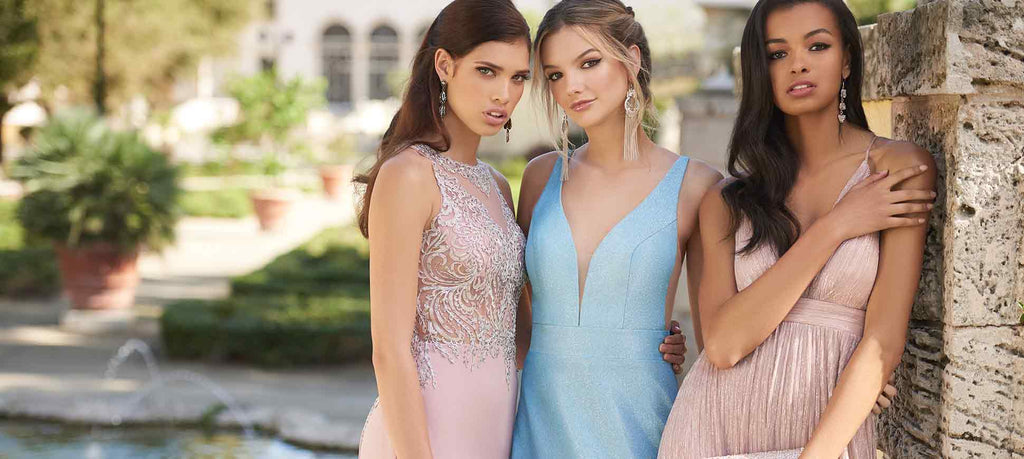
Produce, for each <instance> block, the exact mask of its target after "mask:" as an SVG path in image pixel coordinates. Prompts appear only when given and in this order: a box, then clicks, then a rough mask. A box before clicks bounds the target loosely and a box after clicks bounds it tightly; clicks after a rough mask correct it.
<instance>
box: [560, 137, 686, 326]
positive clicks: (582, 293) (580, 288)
mask: <svg viewBox="0 0 1024 459" xmlns="http://www.w3.org/2000/svg"><path fill="white" fill-rule="evenodd" d="M683 159H684V157H683V156H680V157H679V158H678V159H676V160H675V162H673V163H672V166H671V167H669V168H668V171H666V172H665V175H663V176H662V177H661V179H659V180H658V183H657V184H656V185H654V188H652V189H651V191H649V192H647V195H646V196H644V198H643V199H641V200H640V202H639V203H638V204H637V205H636V206H634V207H633V208H632V209H630V211H629V212H627V213H626V215H624V216H623V217H622V218H620V219H619V220H618V221H617V222H615V224H614V225H612V227H611V229H609V230H608V232H606V233H604V235H603V236H601V239H600V240H599V241H598V243H597V246H595V247H594V251H593V252H591V253H590V258H589V259H588V261H587V272H586V273H583V277H582V281H581V278H580V261H579V260H580V253H579V249H578V248H577V247H576V239H575V238H574V237H573V234H572V224H570V223H569V217H568V216H567V215H566V214H565V206H564V205H563V204H562V189H563V186H562V182H561V181H559V182H558V211H559V214H560V215H561V216H562V221H563V222H565V227H566V229H567V230H568V232H569V243H570V244H571V245H572V251H573V255H575V257H574V258H573V272H574V273H575V274H576V302H577V305H576V306H577V308H576V325H579V324H580V320H581V319H582V317H583V300H584V298H586V288H587V283H588V282H587V281H588V280H589V279H590V271H591V270H592V268H593V267H594V258H596V257H597V255H598V252H599V251H600V250H601V247H602V246H604V243H605V241H607V240H608V237H609V236H610V235H611V234H612V233H614V232H615V230H616V229H618V228H619V227H620V226H622V224H623V223H624V222H626V221H627V220H629V219H630V218H632V217H633V215H634V214H636V213H637V212H638V211H639V209H640V208H642V207H643V206H644V205H646V204H647V202H648V201H650V199H651V196H653V195H654V193H655V192H657V191H658V189H659V188H661V187H662V186H663V185H664V184H665V181H666V179H668V177H669V176H670V175H672V171H673V170H675V168H676V167H677V166H678V165H679V163H680V162H681V161H683ZM559 161H561V159H560V160H559ZM566 166H567V164H565V163H564V162H562V164H561V167H566Z"/></svg>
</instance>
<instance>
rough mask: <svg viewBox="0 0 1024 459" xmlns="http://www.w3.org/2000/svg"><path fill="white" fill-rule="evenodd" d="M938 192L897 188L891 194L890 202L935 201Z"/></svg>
mask: <svg viewBox="0 0 1024 459" xmlns="http://www.w3.org/2000/svg"><path fill="white" fill-rule="evenodd" d="M935 196H936V193H935V192H934V191H928V190H896V191H893V192H891V193H890V194H889V198H890V202H892V203H898V202H907V201H934V200H935Z"/></svg>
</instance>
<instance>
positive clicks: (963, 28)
mask: <svg viewBox="0 0 1024 459" xmlns="http://www.w3.org/2000/svg"><path fill="white" fill-rule="evenodd" d="M861 34H862V38H863V40H864V45H865V50H866V53H867V56H866V62H867V65H868V68H867V69H866V79H865V88H864V94H865V99H867V100H891V101H892V131H893V137H894V138H896V139H900V140H908V141H912V142H914V143H916V144H918V145H920V146H922V147H924V148H925V149H927V150H928V151H930V152H932V154H933V155H935V160H936V163H937V165H938V173H939V183H938V186H937V188H938V192H939V197H938V200H937V202H936V209H935V211H933V213H932V218H931V221H930V228H929V232H928V245H927V248H926V253H925V257H926V258H925V264H924V268H923V272H922V279H921V284H920V287H919V292H918V298H917V301H916V304H915V305H914V309H913V313H912V319H913V320H912V321H911V324H910V330H909V334H908V342H907V348H906V353H905V354H904V356H903V363H902V365H900V367H899V369H898V370H897V386H898V388H899V391H900V395H899V396H898V397H897V399H896V402H895V403H894V406H893V408H892V409H890V410H889V412H887V413H885V414H884V415H883V416H882V417H881V419H880V420H879V423H878V424H879V434H880V435H879V447H880V448H881V449H882V450H883V451H885V452H886V453H888V455H890V456H892V457H908V458H910V457H913V458H917V457H937V456H943V457H957V458H959V457H985V458H989V457H994V458H1004V457H1018V458H1024V326H1022V325H1020V324H1019V323H1018V320H1019V318H1020V314H1021V311H1020V309H1019V308H1018V307H1017V306H1016V301H1018V300H1024V0H1001V1H1000V0H969V1H968V0H939V1H934V2H919V7H918V8H917V9H916V10H912V11H907V12H902V13H895V14H889V15H883V16H881V17H880V18H879V23H878V25H876V26H871V27H864V28H862V29H861Z"/></svg>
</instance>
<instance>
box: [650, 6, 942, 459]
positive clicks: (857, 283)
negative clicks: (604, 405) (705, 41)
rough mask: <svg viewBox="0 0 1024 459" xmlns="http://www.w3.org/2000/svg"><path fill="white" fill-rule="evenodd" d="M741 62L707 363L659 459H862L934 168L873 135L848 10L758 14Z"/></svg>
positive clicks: (687, 391)
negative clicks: (732, 457) (739, 95)
mask: <svg viewBox="0 0 1024 459" xmlns="http://www.w3.org/2000/svg"><path fill="white" fill-rule="evenodd" d="M741 52H742V56H741V61H742V66H743V69H742V71H743V72H742V73H743V95H742V102H741V104H740V111H739V117H738V118H737V121H736V126H735V129H734V131H733V138H732V142H731V144H730V158H729V169H730V173H731V174H732V175H733V176H734V177H735V179H733V180H726V181H723V182H722V183H720V184H719V185H718V186H717V187H716V188H714V189H712V191H709V192H708V194H707V195H706V196H705V198H704V200H703V202H702V203H701V207H700V211H699V222H700V231H701V237H702V238H701V240H702V242H703V245H704V267H703V268H704V269H703V276H702V279H701V283H700V288H699V300H698V305H699V308H698V310H697V311H696V312H697V313H698V315H699V320H698V321H697V323H700V324H701V326H702V330H703V343H702V344H703V352H702V353H701V354H700V356H699V357H698V359H697V362H695V364H694V366H693V368H692V369H691V371H690V373H689V374H688V375H687V377H686V379H685V380H684V382H683V385H682V387H681V388H680V390H679V394H678V396H677V397H676V400H675V404H674V406H673V409H672V412H671V414H670V416H669V420H668V423H667V425H666V427H665V430H664V434H663V436H662V442H661V448H660V451H659V456H660V457H666V458H704V457H716V456H728V455H743V456H744V457H777V458H783V457H798V456H800V457H808V458H836V457H849V458H855V459H858V458H872V459H873V458H874V457H875V440H874V432H873V426H874V420H873V417H871V416H870V412H871V410H872V405H873V403H874V401H875V399H876V397H877V396H878V394H879V390H880V389H881V388H882V387H883V385H884V384H885V381H886V379H887V378H888V377H889V375H890V374H891V373H892V371H893V369H894V368H895V367H896V365H897V364H898V363H899V362H900V358H901V356H902V354H903V348H904V345H905V341H906V333H907V324H908V321H909V316H910V309H911V305H912V304H913V301H914V294H915V293H916V291H917V284H918V279H919V277H920V273H921V263H922V255H923V248H924V243H925V233H926V229H927V227H926V226H925V225H924V223H925V221H926V220H925V219H926V217H927V214H928V211H929V210H930V209H931V206H932V205H931V204H930V202H931V201H932V199H933V198H934V196H935V194H934V192H933V191H932V190H933V189H934V186H935V164H934V161H933V159H932V157H931V155H930V154H929V153H928V152H926V151H924V150H922V149H921V148H920V147H917V146H916V145H913V144H911V143H907V142H897V141H892V140H887V139H882V138H879V137H877V136H876V135H874V134H873V133H872V132H871V131H870V130H868V125H867V121H866V118H865V114H864V110H863V108H862V106H861V98H860V97H861V93H860V86H861V81H862V78H863V61H864V58H863V51H862V49H861V44H860V35H859V34H858V32H857V26H856V22H855V21H854V18H853V15H852V14H851V13H850V11H849V9H847V7H846V6H845V4H843V2H842V0H761V1H760V2H758V4H757V5H756V6H755V7H754V9H753V11H752V13H751V15H750V19H749V20H748V22H747V26H746V30H745V31H744V35H743V40H742V45H741ZM699 344H700V343H699Z"/></svg>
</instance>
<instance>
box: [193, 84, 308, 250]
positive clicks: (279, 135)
mask: <svg viewBox="0 0 1024 459" xmlns="http://www.w3.org/2000/svg"><path fill="white" fill-rule="evenodd" d="M325 88H326V85H325V83H324V82H323V81H322V80H320V79H317V80H314V81H312V82H309V81H306V80H305V79H303V78H302V77H295V78H293V79H291V80H288V81H282V80H281V79H279V78H278V76H277V74H276V72H274V71H268V72H262V73H259V74H256V75H254V76H250V77H242V78H235V79H234V80H233V81H232V82H231V83H230V84H229V89H228V92H229V93H230V94H231V96H232V97H234V98H235V99H236V100H237V101H238V105H239V112H240V115H239V116H240V118H239V120H238V122H237V123H235V124H233V125H230V126H225V127H223V128H221V129H218V130H217V131H216V132H214V133H213V140H214V142H217V143H222V144H230V145H237V144H241V143H247V144H252V145H255V146H257V147H258V148H259V150H260V151H261V152H262V154H263V160H262V164H263V172H264V174H265V175H266V176H268V177H270V178H271V183H268V184H267V186H264V187H263V188H261V189H257V190H254V191H253V192H252V193H250V198H251V199H252V202H253V210H254V211H255V212H256V217H257V219H258V220H259V222H260V228H262V229H263V230H264V231H268V230H274V229H277V228H280V227H281V226H283V224H284V223H285V221H286V219H287V215H288V214H289V213H290V211H291V207H292V205H293V203H294V201H295V200H296V198H297V197H298V196H299V193H298V192H297V191H295V190H292V189H288V188H285V187H284V183H283V181H282V179H281V175H282V174H283V173H284V171H285V170H286V169H287V167H288V166H291V165H293V163H294V159H295V158H294V156H295V153H296V152H297V151H300V150H303V149H304V147H303V143H302V140H301V138H298V139H297V138H295V137H294V136H293V135H292V133H293V132H294V131H295V130H296V128H298V127H299V126H301V125H303V124H304V123H305V122H306V119H307V117H308V116H309V112H310V110H313V109H315V108H317V107H321V106H323V105H325V104H326V101H325V99H324V90H325Z"/></svg>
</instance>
